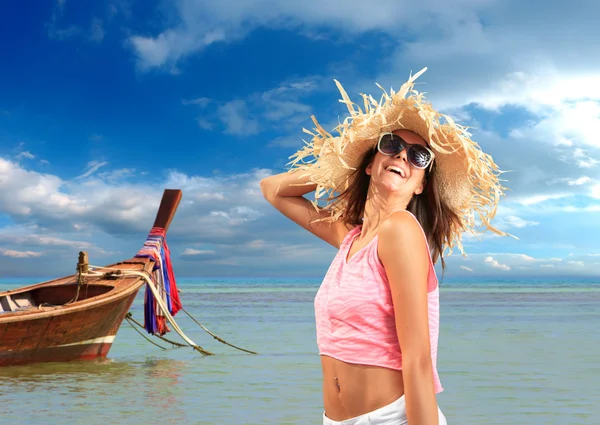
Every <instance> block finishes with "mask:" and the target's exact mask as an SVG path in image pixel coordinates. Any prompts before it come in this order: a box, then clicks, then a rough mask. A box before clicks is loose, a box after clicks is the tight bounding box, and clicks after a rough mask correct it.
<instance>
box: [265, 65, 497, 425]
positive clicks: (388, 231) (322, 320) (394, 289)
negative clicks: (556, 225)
mask: <svg viewBox="0 0 600 425" xmlns="http://www.w3.org/2000/svg"><path fill="white" fill-rule="evenodd" d="M424 71H425V69H424V70H422V71H421V72H419V73H418V74H416V75H415V76H413V77H411V78H410V79H409V81H408V82H407V83H405V84H404V85H403V86H402V88H401V90H400V91H399V92H398V93H394V92H391V93H390V95H388V94H387V93H384V96H383V98H382V102H381V103H380V104H377V103H376V102H375V101H374V100H372V98H371V97H366V96H364V98H365V111H364V112H363V111H362V110H360V108H356V107H355V105H354V104H352V103H351V101H350V100H349V98H348V96H347V94H346V93H345V91H344V90H343V88H342V87H341V85H340V84H339V83H338V82H337V81H336V84H337V85H338V88H339V89H340V92H341V94H342V98H343V102H344V103H346V104H347V105H348V109H349V111H350V117H348V118H347V119H346V120H345V121H344V122H343V123H342V124H340V126H339V127H338V128H337V130H338V132H339V136H336V137H334V136H332V135H330V134H329V133H327V132H326V131H325V130H323V128H322V127H321V126H320V125H319V124H318V123H317V121H316V120H315V119H314V117H313V121H314V122H315V125H316V133H310V134H312V135H313V139H312V142H311V143H310V144H308V145H307V146H305V147H304V148H303V149H302V150H300V151H298V152H297V153H296V154H295V155H294V156H295V158H296V159H295V160H294V161H293V166H294V167H295V168H296V169H295V170H291V171H290V172H286V173H283V174H279V175H275V176H271V177H267V178H265V179H264V180H262V181H261V189H262V192H263V194H264V196H265V198H266V199H267V200H268V201H269V202H270V203H271V204H272V205H273V206H274V207H275V208H277V209H278V210H279V211H280V212H281V213H282V214H284V215H285V216H287V217H288V218H289V219H291V220H292V221H294V222H296V223H297V224H299V225H300V226H302V227H303V228H305V229H306V230H308V231H309V232H311V233H313V234H314V235H316V236H317V237H319V238H321V239H323V240H324V241H326V242H328V243H329V244H331V245H333V246H335V247H336V248H338V252H337V255H336V257H335V258H334V260H333V262H332V264H331V266H330V268H329V270H328V272H327V274H326V276H325V278H324V280H323V283H322V284H321V286H320V288H319V291H318V293H317V295H316V297H315V315H316V324H317V343H318V347H319V353H320V357H321V365H322V372H323V401H324V407H325V411H324V413H323V423H324V424H329V425H333V424H340V423H343V424H344V425H360V424H381V425H383V424H390V425H391V424H406V423H408V424H410V425H433V424H436V425H437V424H440V425H443V424H446V419H445V417H444V415H443V414H442V412H441V410H440V409H439V408H438V405H437V401H436V394H438V393H439V392H441V391H442V385H441V382H440V379H439V376H438V372H437V367H436V359H437V343H438V330H439V292H438V281H437V277H436V273H435V269H434V263H435V262H436V261H437V260H438V259H441V262H442V266H443V267H444V266H445V264H444V260H443V258H442V257H443V251H444V249H445V248H449V249H450V250H451V249H452V247H453V246H454V245H458V246H459V248H460V249H461V250H462V246H461V244H460V234H461V232H463V231H472V232H474V227H475V223H474V219H473V215H474V212H477V213H478V214H479V216H480V219H481V224H482V225H483V226H484V227H486V228H488V229H491V230H493V231H494V232H496V233H498V234H502V235H504V234H505V233H503V232H500V231H498V230H496V229H494V228H493V227H491V226H490V224H489V220H490V219H491V218H493V216H494V215H495V208H496V204H497V202H498V199H499V196H500V195H502V188H501V187H500V185H499V183H498V178H497V169H496V166H495V164H494V162H493V161H492V159H491V157H489V156H488V155H485V154H483V153H482V152H481V150H480V149H479V147H478V145H477V144H476V143H475V142H473V141H471V140H470V139H469V135H468V133H466V131H465V129H464V128H462V127H460V126H458V125H456V124H454V122H453V121H452V120H451V119H449V118H448V117H446V116H443V115H441V114H439V113H437V112H436V111H434V110H433V108H432V107H431V105H430V104H429V103H427V102H425V100H424V98H423V96H422V95H421V94H419V93H417V92H416V91H414V90H413V83H414V80H415V79H416V78H417V77H418V76H419V75H420V74H421V73H423V72H424ZM409 94H410V95H409ZM407 95H409V96H407ZM307 157H312V158H313V160H312V161H311V162H308V163H304V162H303V160H304V159H305V158H307ZM312 191H316V193H315V198H316V201H315V202H311V201H309V200H308V199H306V198H305V197H304V196H303V195H305V194H307V193H309V192H312ZM327 193H329V194H330V195H336V196H331V197H329V198H328V202H326V203H325V205H319V200H321V199H322V198H323V197H324V195H325V194H327Z"/></svg>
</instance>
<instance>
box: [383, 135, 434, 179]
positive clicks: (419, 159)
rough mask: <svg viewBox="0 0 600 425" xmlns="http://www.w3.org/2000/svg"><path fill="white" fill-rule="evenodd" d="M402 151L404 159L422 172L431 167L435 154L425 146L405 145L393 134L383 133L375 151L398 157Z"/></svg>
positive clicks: (402, 140)
mask: <svg viewBox="0 0 600 425" xmlns="http://www.w3.org/2000/svg"><path fill="white" fill-rule="evenodd" d="M404 149H406V158H407V159H408V162H409V163H410V164H411V165H412V166H413V167H415V168H418V169H420V170H424V169H425V168H427V167H429V166H430V165H433V159H434V158H435V154H434V153H433V151H432V150H431V149H429V148H428V147H427V146H423V145H418V144H411V143H407V142H406V141H405V140H404V139H403V138H402V137H400V136H398V135H397V134H394V133H383V134H382V135H381V137H380V138H379V142H377V150H378V151H379V152H381V153H382V154H384V155H388V156H394V155H398V154H399V153H400V152H402V151H403V150H404ZM430 171H431V169H430Z"/></svg>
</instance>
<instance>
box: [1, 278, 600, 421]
mask: <svg viewBox="0 0 600 425" xmlns="http://www.w3.org/2000/svg"><path fill="white" fill-rule="evenodd" d="M13 283H14V282H13ZM18 283H19V284H22V282H18ZM317 285H318V281H279V280H274V279H273V280H262V281H261V280H257V279H252V280H240V279H236V280H231V281H228V280H223V279H221V280H212V281H209V280H206V279H198V280H193V279H192V280H190V279H188V280H180V281H179V287H180V288H181V289H182V294H181V297H182V301H183V303H184V307H185V308H186V309H187V310H188V311H189V312H190V313H191V314H192V315H193V316H195V317H196V318H197V319H198V320H199V321H200V322H202V323H203V324H204V325H205V326H207V327H208V328H209V329H211V330H212V331H213V332H215V333H216V334H218V335H220V336H221V337H223V338H224V339H226V340H228V341H230V342H232V343H235V344H238V345H240V346H242V347H245V348H249V349H253V350H256V351H258V352H259V354H258V355H249V354H245V353H242V352H239V351H236V350H234V349H232V348H230V347H227V346H225V345H222V344H220V343H219V342H217V341H215V340H213V339H212V338H211V337H210V336H209V335H207V334H206V333H204V332H203V331H202V330H201V329H199V328H198V327H197V326H196V325H195V324H194V323H193V322H192V321H191V320H190V319H189V318H187V317H186V316H185V315H184V313H183V312H180V313H179V314H178V315H177V316H176V318H177V321H178V323H179V325H180V326H181V327H182V328H183V329H184V331H186V333H187V335H188V336H189V337H190V338H192V339H193V340H194V341H195V342H197V343H198V344H200V345H202V346H203V347H204V348H206V349H208V350H211V351H214V352H216V353H217V355H216V356H210V357H202V356H200V355H199V354H198V353H196V352H194V351H192V350H191V349H189V348H177V349H172V348H170V349H169V350H161V349H160V348H158V347H155V346H153V345H151V344H150V343H148V342H147V341H145V340H144V339H143V338H142V337H141V336H140V335H138V334H137V333H136V332H135V331H134V330H133V329H132V328H131V326H130V325H129V324H128V323H127V322H124V323H123V326H122V327H121V330H120V331H119V333H118V335H117V338H116V340H115V343H114V345H113V348H112V350H111V351H110V353H109V358H108V359H106V360H102V361H83V362H81V361H80V362H70V363H48V364H38V365H29V366H14V367H5V368H0V424H14V425H21V424H40V425H42V424H44V425H55V424H56V425H58V424H60V425H64V424H65V423H69V424H85V425H88V424H102V425H105V424H117V423H118V424H137V423H160V424H178V425H181V424H217V423H219V424H222V423H226V424H318V423H320V421H321V413H322V403H321V383H320V370H319V359H318V356H317V347H316V342H315V334H314V332H315V329H314V316H313V307H312V301H313V297H314V294H315V292H316V290H317ZM9 287H14V284H11V282H7V281H3V282H2V281H0V288H1V289H8V288H9ZM142 302H143V301H142V292H140V295H139V296H138V298H137V299H136V302H135V304H134V306H133V308H132V312H133V315H134V317H135V318H136V319H137V320H138V321H140V322H141V321H142V320H143V313H142ZM441 302H442V318H441V321H442V327H441V336H440V347H439V358H438V369H439V372H440V376H441V379H442V384H443V386H444V388H445V391H444V392H443V393H441V394H440V395H439V396H438V402H439V404H440V406H441V408H442V410H443V411H444V413H445V415H446V417H447V419H448V422H449V423H450V424H490V425H493V424H498V425H499V424H502V425H506V424H511V425H513V424H545V425H554V424H556V425H558V424H561V425H563V424H567V425H578V424H586V425H589V424H600V407H599V404H598V399H600V389H599V383H600V366H599V362H598V359H599V358H600V331H599V330H598V327H599V324H600V314H599V311H600V308H599V307H600V285H599V284H598V283H596V282H592V281H586V282H572V281H562V282H559V281H554V282H546V283H544V282H543V281H538V282H534V283H532V282H530V281H528V282H527V284H519V282H518V281H503V282H500V281H496V282H494V281H487V282H469V283H460V282H447V283H445V284H444V285H443V286H442V288H441ZM169 337H170V338H173V339H177V340H179V339H178V337H177V335H176V334H174V333H170V334H169ZM155 341H156V340H155ZM157 342H158V341H157ZM159 343H160V344H162V345H164V346H167V344H165V343H162V342H159Z"/></svg>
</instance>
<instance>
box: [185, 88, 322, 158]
mask: <svg viewBox="0 0 600 425" xmlns="http://www.w3.org/2000/svg"><path fill="white" fill-rule="evenodd" d="M319 84H320V78H318V77H314V76H313V77H305V78H302V79H297V78H296V79H290V80H287V81H283V82H281V83H280V84H278V85H277V86H275V87H274V88H272V89H270V90H267V91H264V92H256V93H252V94H250V95H248V96H247V97H246V98H245V99H227V100H216V99H209V98H207V97H203V96H199V97H191V98H189V99H183V100H182V101H181V103H182V104H183V105H185V106H191V107H195V108H198V110H199V111H200V113H201V115H200V116H199V117H198V118H197V121H198V125H199V126H200V127H201V128H203V129H204V130H209V131H212V130H217V129H219V130H221V131H223V132H224V133H227V134H233V135H254V134H258V133H260V132H263V131H265V130H273V129H275V130H277V131H283V132H286V133H291V132H293V131H295V132H296V133H297V134H299V135H300V134H301V126H302V124H303V123H307V122H308V120H309V119H310V114H311V106H310V105H309V104H308V103H306V102H305V101H303V99H304V98H306V97H308V96H310V95H311V94H312V93H314V92H315V91H316V90H318V88H319ZM291 139H293V140H296V142H295V145H294V146H298V145H299V144H300V143H301V137H291V136H284V137H281V138H277V139H276V140H274V141H273V143H272V145H273V146H284V147H286V146H285V145H287V144H289V143H290V142H289V140H291Z"/></svg>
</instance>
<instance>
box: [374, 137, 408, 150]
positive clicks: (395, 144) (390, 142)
mask: <svg viewBox="0 0 600 425" xmlns="http://www.w3.org/2000/svg"><path fill="white" fill-rule="evenodd" d="M402 149H404V141H403V140H402V139H401V138H400V137H398V136H396V135H395V134H384V135H383V136H381V139H380V140H379V150H380V151H381V153H382V154H384V155H397V154H398V153H400V152H402Z"/></svg>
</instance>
